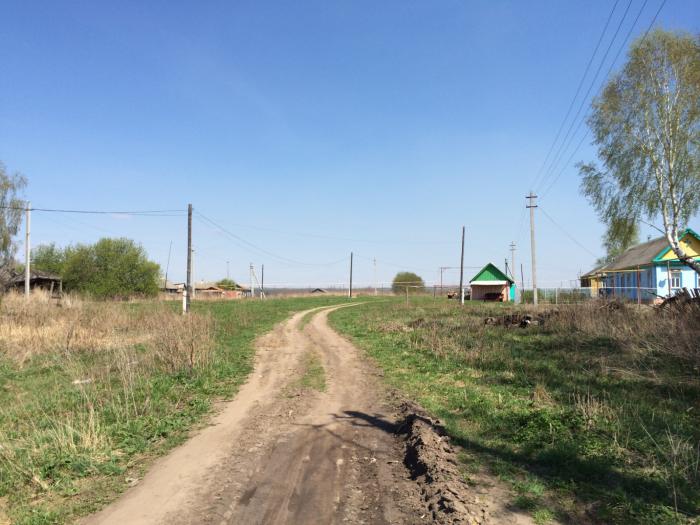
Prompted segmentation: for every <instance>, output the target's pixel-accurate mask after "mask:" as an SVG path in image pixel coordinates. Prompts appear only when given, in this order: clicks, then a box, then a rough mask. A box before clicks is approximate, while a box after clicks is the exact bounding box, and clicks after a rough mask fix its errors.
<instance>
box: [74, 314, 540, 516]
mask: <svg viewBox="0 0 700 525" xmlns="http://www.w3.org/2000/svg"><path fill="white" fill-rule="evenodd" d="M337 308H339V307H330V308H328V307H325V308H320V309H319V308H317V309H314V310H317V311H318V313H316V314H315V315H314V316H313V317H312V318H311V320H310V322H308V324H306V325H305V326H304V327H303V329H301V328H300V327H301V324H302V318H303V317H304V316H305V315H306V314H307V313H309V312H310V311H313V310H309V311H306V312H300V313H297V314H295V315H294V316H292V317H291V318H290V319H289V320H287V321H286V322H284V323H282V324H280V325H278V326H277V327H276V328H275V329H274V330H273V331H272V332H270V333H269V334H267V335H265V336H263V337H261V338H260V339H259V340H258V342H257V354H256V359H255V367H254V370H253V372H252V374H251V376H250V377H249V379H248V381H247V382H246V383H245V384H244V385H243V386H242V387H241V389H240V391H239V392H238V394H237V395H236V397H235V398H234V399H233V400H232V401H230V402H227V403H226V404H225V405H223V408H222V410H221V411H220V412H219V413H218V414H217V415H216V416H215V417H214V418H213V421H212V424H211V425H210V426H208V427H206V428H204V429H203V430H201V431H200V432H198V433H197V434H196V435H194V437H192V438H191V439H190V440H188V441H187V442H186V443H184V444H183V445H181V446H180V447H178V448H176V449H174V450H173V451H172V452H171V453H170V454H169V455H168V456H166V457H163V458H161V459H160V460H158V461H156V463H155V464H154V465H153V467H152V468H151V470H150V471H149V472H148V473H147V474H146V476H145V477H144V478H143V480H141V482H140V483H138V485H136V486H135V487H133V488H131V489H130V490H128V491H127V492H126V493H125V494H124V495H123V496H122V497H121V498H120V499H119V500H117V501H116V502H114V503H113V504H111V505H109V506H108V507H106V508H105V509H104V510H103V511H101V512H99V513H97V514H95V515H93V516H91V517H89V518H88V519H86V520H85V523H87V524H110V525H111V524H118V525H124V524H125V523H128V524H146V523H148V524H154V523H169V524H185V523H187V524H189V523H210V524H216V525H219V524H307V523H309V524H325V523H366V524H390V523H406V524H414V523H415V524H417V523H431V522H436V523H468V524H471V523H486V521H487V520H486V515H485V503H484V501H485V499H486V498H482V497H480V496H479V497H475V494H476V492H473V493H472V494H469V495H468V497H467V496H465V495H464V494H462V493H465V494H466V493H467V492H469V487H467V485H466V483H464V482H463V481H461V480H458V479H453V478H454V476H453V472H457V470H456V469H455V468H453V467H450V468H447V469H446V468H444V467H441V466H440V465H439V464H436V465H435V467H434V469H433V471H434V472H438V471H440V472H443V475H442V481H443V483H444V484H445V486H444V488H443V489H438V490H437V493H438V494H439V495H440V497H439V501H441V502H443V503H444V501H450V502H454V501H457V502H458V503H456V504H454V503H449V504H448V505H447V507H445V506H444V505H443V506H442V507H441V508H433V507H431V508H430V509H429V508H428V506H429V504H430V500H432V501H437V500H436V497H435V494H436V490H435V488H433V489H431V490H426V487H425V486H424V485H421V484H420V483H417V482H416V481H415V480H414V479H412V473H411V472H409V470H408V469H407V467H406V465H405V464H404V463H405V460H406V457H407V446H408V445H407V443H408V442H409V441H410V440H409V439H405V438H404V437H402V436H399V435H398V434H397V433H396V430H397V429H398V427H399V424H398V423H397V420H398V419H399V417H398V416H397V409H396V406H397V404H398V403H393V404H392V403H391V402H390V401H388V397H389V396H387V393H386V391H385V389H384V388H383V387H382V386H381V381H380V379H379V378H378V373H377V371H376V369H374V368H373V367H372V365H370V364H369V363H368V362H367V361H366V360H365V359H363V358H362V356H361V354H360V352H359V351H358V350H357V349H356V348H355V347H354V346H353V345H352V344H351V343H350V342H348V341H347V340H346V339H344V338H342V337H341V336H339V335H338V334H337V333H335V332H334V331H333V330H332V329H331V328H330V327H329V326H328V324H327V316H328V314H329V313H330V312H331V311H333V310H335V309H337ZM309 352H314V353H315V354H317V355H318V356H319V357H320V359H321V362H322V364H323V367H324V370H325V375H326V389H325V391H324V392H317V391H312V390H301V389H300V388H299V378H300V377H301V376H302V375H303V373H304V362H305V360H304V356H305V355H307V354H308V353H309ZM422 432H426V430H425V428H423V430H422ZM427 432H430V430H427ZM419 439H420V441H421V442H425V441H426V439H425V438H424V437H420V438H419ZM431 439H432V438H431ZM442 439H443V438H442V437H440V436H436V437H435V440H436V441H435V442H436V443H438V446H439V447H440V449H441V451H442V452H441V453H440V454H442V455H443V456H444V454H445V450H448V449H449V447H447V446H445V445H444V444H443V441H442ZM428 441H429V440H428ZM443 449H444V450H443ZM442 461H443V465H446V464H447V463H446V462H452V463H454V462H455V461H454V458H451V457H447V459H444V458H443V460H442ZM450 476H452V477H450ZM414 477H415V476H414ZM453 481H454V483H453ZM442 493H444V496H445V497H443V495H442ZM460 494H462V495H461V496H460ZM464 502H467V505H466V506H465V505H464V504H463V503H464ZM467 507H470V508H467ZM507 514H508V515H506V514H503V515H501V516H499V518H498V519H496V520H493V521H489V522H490V523H504V524H505V523H530V520H529V519H526V517H524V516H522V515H520V514H517V515H516V514H512V515H511V513H507Z"/></svg>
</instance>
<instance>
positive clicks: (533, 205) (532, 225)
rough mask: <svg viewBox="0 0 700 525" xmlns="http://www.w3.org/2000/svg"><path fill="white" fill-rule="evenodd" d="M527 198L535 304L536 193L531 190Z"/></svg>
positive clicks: (534, 299)
mask: <svg viewBox="0 0 700 525" xmlns="http://www.w3.org/2000/svg"><path fill="white" fill-rule="evenodd" d="M525 198H526V199H528V204H527V206H526V207H527V208H529V209H530V252H531V255H532V300H533V304H534V305H535V306H536V305H537V258H536V255H535V253H536V252H535V208H537V204H536V201H535V199H536V198H537V195H534V194H533V193H532V191H531V192H530V195H527V196H526V197H525Z"/></svg>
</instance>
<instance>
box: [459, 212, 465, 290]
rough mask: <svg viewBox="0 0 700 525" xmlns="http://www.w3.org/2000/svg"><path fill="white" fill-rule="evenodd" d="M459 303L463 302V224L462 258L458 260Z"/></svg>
mask: <svg viewBox="0 0 700 525" xmlns="http://www.w3.org/2000/svg"><path fill="white" fill-rule="evenodd" d="M459 304H464V226H462V258H461V259H460V260H459Z"/></svg>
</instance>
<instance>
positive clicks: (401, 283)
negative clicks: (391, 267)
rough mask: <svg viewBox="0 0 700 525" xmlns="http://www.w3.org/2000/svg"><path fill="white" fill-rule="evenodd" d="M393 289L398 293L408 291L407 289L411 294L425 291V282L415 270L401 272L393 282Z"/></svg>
mask: <svg viewBox="0 0 700 525" xmlns="http://www.w3.org/2000/svg"><path fill="white" fill-rule="evenodd" d="M391 289H392V291H393V292H394V293H396V294H399V293H406V290H408V293H409V294H414V293H420V292H424V291H425V283H424V282H423V279H422V278H421V277H419V276H418V275H416V274H415V273H413V272H399V273H397V274H396V277H394V280H393V281H392V283H391Z"/></svg>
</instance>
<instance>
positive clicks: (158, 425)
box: [0, 296, 344, 524]
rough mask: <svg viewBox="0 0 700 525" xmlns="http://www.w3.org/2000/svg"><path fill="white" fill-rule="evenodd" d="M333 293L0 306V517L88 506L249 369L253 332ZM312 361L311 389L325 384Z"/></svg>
mask: <svg viewBox="0 0 700 525" xmlns="http://www.w3.org/2000/svg"><path fill="white" fill-rule="evenodd" d="M343 301H344V299H343V298H340V297H314V298H295V299H270V300H267V301H227V302H203V303H197V302H195V303H193V315H192V316H189V317H183V316H182V315H181V314H179V313H178V311H177V307H178V306H179V305H177V304H174V303H173V304H162V303H145V304H115V303H90V302H82V301H79V300H74V301H70V300H67V301H65V302H64V304H63V306H62V307H61V308H58V307H57V306H56V305H55V304H53V303H50V302H49V301H47V300H44V299H42V298H41V297H37V298H34V300H33V301H32V302H31V303H30V304H26V303H25V302H24V300H23V299H22V298H21V297H11V296H10V297H7V298H5V299H3V302H2V304H0V318H1V320H2V323H1V324H0V345H2V346H1V348H2V354H1V355H0V523H3V522H7V521H10V522H12V523H19V524H40V523H63V522H67V521H71V520H73V519H74V518H76V517H78V516H81V515H85V514H87V513H89V512H92V511H94V510H96V509H98V508H100V507H102V506H103V505H104V504H105V503H107V502H108V501H110V500H112V499H113V498H114V497H115V496H116V495H117V494H118V493H120V492H122V491H123V490H125V489H126V488H127V487H128V486H130V485H131V484H134V483H136V482H137V481H138V479H139V478H140V477H141V476H142V474H143V472H144V470H145V468H146V467H147V466H148V464H149V462H150V461H151V460H152V458H154V457H155V456H157V455H160V454H162V453H164V452H165V451H167V450H168V449H170V448H171V447H173V446H174V445H176V444H178V443H180V442H181V441H182V440H183V439H185V437H186V436H187V433H188V431H189V430H190V429H192V428H193V427H195V426H196V425H197V424H198V423H199V422H201V421H202V420H203V416H205V415H206V414H207V413H208V412H209V411H210V410H211V408H212V404H213V402H214V401H215V400H217V399H221V398H228V397H231V396H232V395H233V394H234V393H235V392H236V391H237V389H238V387H239V386H240V385H241V384H242V382H243V381H244V380H245V378H246V376H247V375H248V373H249V372H250V370H251V366H252V357H253V355H254V350H253V345H252V343H253V340H254V339H255V337H256V336H257V335H260V334H261V333H264V332H266V331H268V330H270V329H271V328H272V327H273V326H274V324H276V323H277V322H280V321H282V320H283V319H285V318H287V317H288V316H289V315H290V314H291V313H292V312H295V311H299V310H303V309H306V308H313V307H315V306H323V305H327V304H335V303H339V302H343ZM322 372H323V370H322V368H321V369H320V370H318V363H316V362H315V361H314V360H313V358H312V357H310V361H309V373H308V377H307V379H306V380H307V382H308V385H306V386H308V387H310V388H318V389H322V388H323V376H322Z"/></svg>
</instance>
